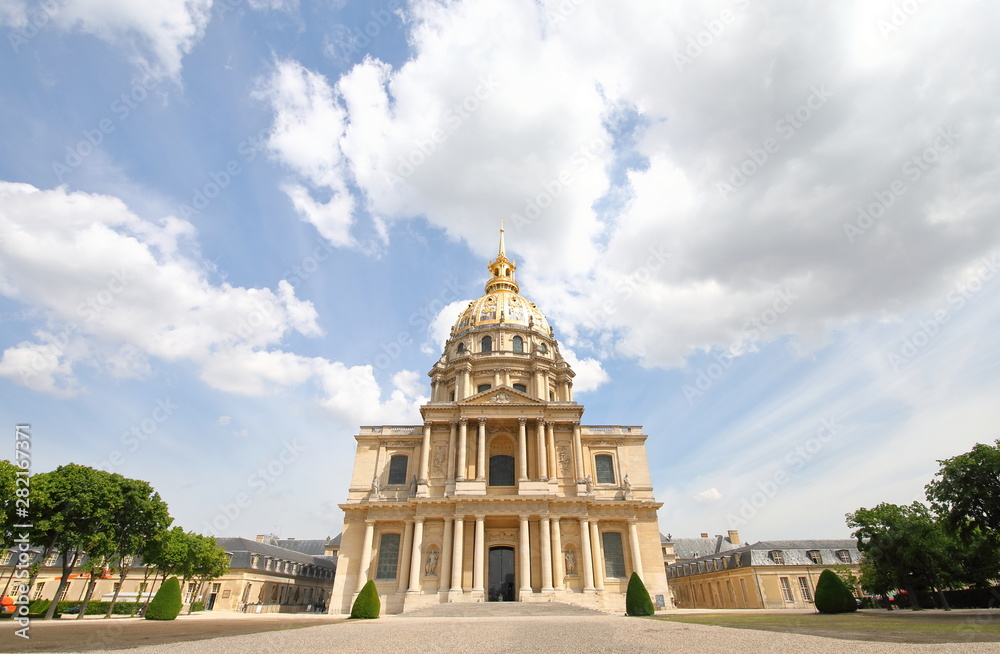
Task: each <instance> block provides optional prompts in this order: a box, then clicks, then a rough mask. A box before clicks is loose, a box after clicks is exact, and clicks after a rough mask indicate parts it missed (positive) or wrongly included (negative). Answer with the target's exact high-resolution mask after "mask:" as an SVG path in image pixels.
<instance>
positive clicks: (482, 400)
mask: <svg viewBox="0 0 1000 654" xmlns="http://www.w3.org/2000/svg"><path fill="white" fill-rule="evenodd" d="M459 404H545V402H543V401H542V400H539V399H538V398H537V397H531V396H530V395H528V394H527V393H524V392H522V391H518V390H514V389H513V388H511V387H510V386H498V387H496V388H491V389H489V390H485V391H482V392H481V393H476V394H475V395H471V396H469V397H467V398H465V399H464V400H462V401H460V402H459Z"/></svg>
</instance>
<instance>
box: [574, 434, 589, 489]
mask: <svg viewBox="0 0 1000 654" xmlns="http://www.w3.org/2000/svg"><path fill="white" fill-rule="evenodd" d="M573 454H574V455H576V481H577V482H581V481H583V478H584V477H586V475H585V474H583V442H582V441H581V440H580V423H578V422H574V423H573Z"/></svg>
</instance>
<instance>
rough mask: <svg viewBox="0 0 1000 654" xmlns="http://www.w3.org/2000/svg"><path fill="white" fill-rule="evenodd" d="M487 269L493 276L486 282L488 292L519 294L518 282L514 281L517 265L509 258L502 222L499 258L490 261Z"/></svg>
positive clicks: (501, 223)
mask: <svg viewBox="0 0 1000 654" xmlns="http://www.w3.org/2000/svg"><path fill="white" fill-rule="evenodd" d="M487 269H488V270H489V271H490V274H491V275H492V276H491V277H490V279H489V281H487V282H486V292H487V293H489V292H491V291H497V290H507V291H513V292H514V293H517V291H518V286H517V282H515V281H514V271H515V270H517V265H515V264H514V262H513V261H511V260H510V259H508V258H507V253H506V247H505V245H504V239H503V221H502V220H501V221H500V247H499V249H498V250H497V258H496V259H494V260H493V261H490V263H489V266H487Z"/></svg>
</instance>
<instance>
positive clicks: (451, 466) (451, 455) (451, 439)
mask: <svg viewBox="0 0 1000 654" xmlns="http://www.w3.org/2000/svg"><path fill="white" fill-rule="evenodd" d="M457 432H458V424H457V423H455V422H452V423H451V431H450V433H449V434H448V471H447V472H446V473H445V478H446V479H447V480H448V481H455V454H456V452H455V440H456V439H457V438H458V433H457Z"/></svg>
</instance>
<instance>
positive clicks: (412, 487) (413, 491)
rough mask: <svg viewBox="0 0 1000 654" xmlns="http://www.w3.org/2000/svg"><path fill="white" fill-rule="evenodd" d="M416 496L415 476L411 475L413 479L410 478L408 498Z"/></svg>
mask: <svg viewBox="0 0 1000 654" xmlns="http://www.w3.org/2000/svg"><path fill="white" fill-rule="evenodd" d="M416 494H417V476H416V475H413V477H411V478H410V497H413V496H414V495H416Z"/></svg>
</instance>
